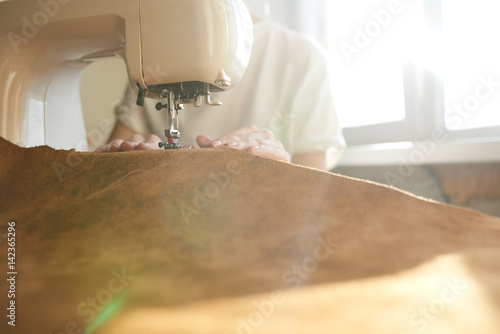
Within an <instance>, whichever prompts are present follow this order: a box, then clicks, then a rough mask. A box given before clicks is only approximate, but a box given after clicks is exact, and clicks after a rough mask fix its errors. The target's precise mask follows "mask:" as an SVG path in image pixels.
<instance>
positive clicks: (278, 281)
mask: <svg viewBox="0 0 500 334" xmlns="http://www.w3.org/2000/svg"><path fill="white" fill-rule="evenodd" d="M0 154H1V159H0V196H1V201H0V237H2V234H3V233H6V232H7V223H8V222H11V221H13V222H15V223H16V270H17V272H18V274H17V277H16V306H17V308H16V315H17V318H16V327H15V329H14V328H13V327H11V326H8V325H7V321H8V320H9V319H7V320H6V319H5V315H4V314H1V315H2V318H3V320H2V322H1V324H0V329H1V332H2V333H6V332H7V333H35V332H36V333H50V332H52V333H53V334H56V333H57V334H59V333H79V330H80V329H81V330H83V329H85V328H88V327H89V325H90V323H91V322H92V321H96V320H99V317H97V314H98V311H101V310H102V309H103V308H104V306H106V305H109V304H108V303H107V302H109V301H110V300H114V301H117V300H124V304H123V306H122V308H121V309H120V310H119V311H118V314H117V315H116V316H115V317H113V318H111V319H110V320H109V321H106V322H105V323H104V325H103V326H101V327H99V328H98V329H97V330H96V331H95V333H113V334H114V333H121V334H123V333H125V334H129V333H219V334H220V333H228V334H233V333H238V334H239V333H245V334H249V333H397V334H402V333H407V334H412V333H422V332H425V333H440V334H442V333H453V334H457V333H479V332H480V333H497V332H498V328H500V327H499V326H500V322H499V320H497V319H498V318H499V314H500V312H499V310H500V263H499V261H498V254H499V252H500V220H499V219H496V218H493V217H489V216H486V215H482V214H479V213H476V212H473V211H468V210H464V209H460V208H456V207H452V206H447V205H443V204H439V203H435V202H432V201H428V200H425V199H421V198H416V197H414V196H412V195H410V194H407V193H403V192H401V191H398V190H395V189H391V188H388V187H385V186H381V185H378V184H373V183H369V182H365V181H360V180H355V179H351V178H346V177H342V176H339V175H334V174H331V173H326V172H321V171H317V170H313V169H308V168H303V167H300V166H295V165H291V164H287V163H282V162H277V161H272V160H269V159H264V158H259V157H255V156H253V155H250V154H247V153H242V152H238V151H235V150H232V149H214V150H211V149H203V150H180V151H155V152H151V151H149V152H128V153H116V154H94V153H75V152H72V151H56V150H53V149H51V148H48V147H37V148H30V149H25V148H19V147H17V146H15V145H13V144H11V143H9V142H7V141H5V140H3V139H1V138H0ZM0 246H1V247H0V263H1V268H6V262H7V261H6V259H7V249H6V239H5V236H4V239H2V240H1V243H0ZM2 271H5V272H6V269H2ZM7 290H8V286H7V285H6V284H5V280H3V282H2V291H1V293H0V301H1V303H2V304H1V305H4V306H5V305H8V304H7V303H8V302H9V301H8V299H7ZM2 309H3V310H4V311H2V312H3V313H5V314H7V311H5V307H2ZM90 326H91V327H92V328H94V327H93V326H94V325H90ZM96 326H97V325H96ZM82 333H83V331H82Z"/></svg>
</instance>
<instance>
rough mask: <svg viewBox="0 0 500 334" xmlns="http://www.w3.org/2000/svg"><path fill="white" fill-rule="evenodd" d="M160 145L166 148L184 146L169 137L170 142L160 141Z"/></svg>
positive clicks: (173, 148) (176, 148)
mask: <svg viewBox="0 0 500 334" xmlns="http://www.w3.org/2000/svg"><path fill="white" fill-rule="evenodd" d="M158 146H159V147H160V148H163V149H165V150H178V149H181V148H182V145H179V143H177V142H176V141H173V140H171V138H169V141H168V143H162V142H160V143H158Z"/></svg>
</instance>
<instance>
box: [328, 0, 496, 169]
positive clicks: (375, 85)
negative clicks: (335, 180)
mask: <svg viewBox="0 0 500 334" xmlns="http://www.w3.org/2000/svg"><path fill="white" fill-rule="evenodd" d="M499 8H500V5H499V4H497V1H496V0H479V1H474V2H471V1H466V0H437V1H436V0H419V1H416V0H413V1H410V0H405V1H403V0H383V1H382V0H376V1H373V0H359V1H355V2H354V1H353V2H346V1H328V2H327V10H326V15H327V22H328V36H329V37H328V38H329V49H330V53H331V57H332V65H333V75H334V89H335V99H336V105H337V112H338V114H339V119H340V121H341V123H342V124H343V126H344V128H345V129H344V134H345V137H346V140H347V142H348V145H349V146H350V148H348V152H347V156H348V157H347V158H348V159H347V160H350V159H351V157H352V154H355V153H356V152H357V153H356V154H364V153H366V152H365V151H363V150H360V149H359V148H360V147H361V146H363V145H365V146H366V145H371V144H377V143H379V144H380V143H384V144H386V143H398V145H399V146H398V145H396V146H398V147H400V148H401V147H407V148H409V149H411V147H414V143H418V142H423V141H426V140H432V138H433V134H434V133H435V132H436V131H441V132H442V133H444V136H445V137H446V142H444V143H440V144H443V145H441V146H442V147H448V148H450V147H452V146H453V150H452V151H453V152H454V153H453V154H448V155H446V154H441V157H447V158H446V159H448V160H447V161H448V162H451V161H452V160H456V161H462V160H461V159H462V157H463V156H464V155H466V154H467V153H466V152H464V151H461V150H460V149H458V147H457V146H456V145H455V144H456V143H457V140H462V142H464V141H465V140H468V141H472V140H474V141H476V142H478V141H480V140H483V141H487V142H488V150H491V149H492V148H493V147H494V148H496V149H500V147H499V146H500V145H497V146H491V143H492V142H496V143H500V139H499V138H500V43H497V36H496V35H497V32H498V31H500V21H499V20H498V19H497V18H496V17H495V16H496V13H498V10H497V9H499ZM497 69H498V70H497ZM412 143H413V144H412ZM401 144H405V145H406V146H405V145H401ZM352 147H354V149H351V148H352ZM378 147H379V148H380V145H379V146H378ZM387 147H389V146H387V145H386V146H385V148H387ZM464 147H465V146H464ZM469 148H471V149H472V150H473V151H474V152H472V153H473V154H472V155H474V156H476V157H477V154H478V152H479V153H481V152H482V154H483V155H484V157H483V158H482V159H485V160H486V159H491V158H492V154H491V151H490V152H487V151H486V150H481V149H477V148H476V149H474V148H472V147H469ZM366 149H367V150H368V148H366ZM369 149H371V150H375V149H376V148H375V146H373V147H370V148H369ZM349 151H351V152H349ZM450 152H451V151H450ZM439 153H443V152H439ZM398 154H399V155H400V154H401V151H399V153H398ZM436 155H437V153H436ZM453 155H455V156H456V157H455V158H453ZM460 156H462V157H460ZM365 157H368V155H365ZM386 157H387V155H386ZM429 158H430V157H429ZM356 159H357V161H359V160H360V159H361V160H362V159H363V158H362V157H361V158H359V157H358V158H356ZM367 159H368V158H367ZM439 159H441V158H436V159H434V160H439ZM478 159H479V158H478ZM498 159H500V154H499V157H498ZM351 160H352V159H351ZM431 160H432V159H429V161H431ZM352 161H354V160H352ZM386 162H387V163H392V162H397V158H396V157H394V156H393V157H392V159H388V160H387V161H386ZM381 163H382V161H381Z"/></svg>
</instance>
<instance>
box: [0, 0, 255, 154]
mask: <svg viewBox="0 0 500 334" xmlns="http://www.w3.org/2000/svg"><path fill="white" fill-rule="evenodd" d="M252 40H253V35H252V23H251V18H250V15H249V13H248V11H247V9H246V7H245V5H244V3H243V1H242V0H121V1H116V0H45V1H37V0H15V1H7V2H0V46H1V47H0V119H1V127H0V136H2V137H4V138H7V139H8V140H10V141H12V142H14V143H16V144H19V145H22V146H35V145H43V144H47V145H50V146H53V147H56V148H77V149H81V150H84V149H85V148H86V138H85V129H84V126H83V117H82V113H81V106H80V101H79V86H80V85H79V83H80V77H81V73H82V71H83V69H84V68H85V66H86V65H87V64H88V63H89V62H91V61H93V60H96V59H99V58H103V57H113V56H120V57H122V58H123V59H124V61H125V64H126V68H127V72H128V76H129V81H130V85H131V87H132V88H133V89H134V90H136V91H137V95H138V99H137V103H138V104H142V103H143V102H144V99H145V98H156V99H167V103H166V104H163V103H159V104H158V106H157V108H158V109H166V111H167V112H168V113H169V118H170V124H169V125H170V128H169V129H167V131H166V135H167V137H168V142H167V143H166V144H165V148H176V147H179V146H178V142H177V141H178V138H179V131H178V130H179V129H178V119H177V113H178V111H179V110H181V109H182V106H183V104H188V103H189V104H193V105H195V106H200V105H201V104H202V103H204V102H205V103H207V104H209V105H218V104H219V103H213V102H212V101H211V100H210V93H211V92H213V91H224V90H228V89H230V88H231V87H233V86H234V85H236V84H237V83H238V82H239V80H240V79H241V77H242V76H243V73H244V71H245V69H246V66H247V64H248V61H249V58H250V52H251V45H252Z"/></svg>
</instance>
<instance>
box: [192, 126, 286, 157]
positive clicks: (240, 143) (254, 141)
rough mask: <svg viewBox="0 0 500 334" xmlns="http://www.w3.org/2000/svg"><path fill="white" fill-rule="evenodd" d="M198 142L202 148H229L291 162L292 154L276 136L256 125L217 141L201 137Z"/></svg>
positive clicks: (197, 139) (204, 136)
mask: <svg viewBox="0 0 500 334" xmlns="http://www.w3.org/2000/svg"><path fill="white" fill-rule="evenodd" d="M196 141H197V142H198V145H199V146H200V148H214V147H219V146H227V147H232V148H235V149H238V150H241V151H248V152H250V153H253V154H256V155H259V156H261V157H267V158H271V159H274V160H282V161H287V162H290V154H289V153H288V152H287V151H286V150H285V148H284V147H283V144H282V143H281V142H280V141H279V140H277V139H276V138H275V137H274V134H273V133H272V132H271V131H270V130H259V129H258V128H257V127H256V126H255V125H251V126H248V127H246V128H242V129H239V130H237V131H234V132H231V133H230V134H228V135H226V136H223V137H221V138H217V139H213V138H210V137H209V136H206V135H201V136H198V137H197V138H196Z"/></svg>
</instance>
